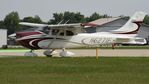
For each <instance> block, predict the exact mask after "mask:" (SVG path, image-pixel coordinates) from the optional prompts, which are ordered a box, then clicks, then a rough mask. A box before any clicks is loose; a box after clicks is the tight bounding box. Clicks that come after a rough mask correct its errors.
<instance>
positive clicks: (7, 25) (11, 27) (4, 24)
mask: <svg viewBox="0 0 149 84" xmlns="http://www.w3.org/2000/svg"><path fill="white" fill-rule="evenodd" d="M107 17H111V16H108V15H106V14H104V15H101V14H99V13H97V12H95V13H93V14H92V15H91V16H89V17H85V16H84V15H83V14H81V13H80V12H69V11H66V12H64V13H53V18H52V19H49V21H48V22H43V21H42V20H41V18H40V17H39V16H38V15H35V16H34V17H32V16H28V17H24V18H23V19H20V17H19V14H18V12H16V11H13V12H11V13H9V14H8V15H6V16H5V18H4V20H1V21H0V28H1V29H7V30H8V35H10V34H12V33H15V32H17V31H21V30H24V29H26V28H24V27H23V26H20V25H19V22H30V23H41V24H66V23H86V22H90V21H94V20H96V19H100V18H107ZM144 23H146V24H149V16H146V17H145V20H144Z"/></svg>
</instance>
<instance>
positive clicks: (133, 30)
mask: <svg viewBox="0 0 149 84" xmlns="http://www.w3.org/2000/svg"><path fill="white" fill-rule="evenodd" d="M145 15H146V13H144V12H136V13H135V14H134V15H133V16H132V17H131V18H130V19H129V20H128V22H127V23H126V24H125V25H124V26H122V27H121V28H119V29H117V30H112V31H111V32H112V33H115V34H137V32H138V30H139V28H140V26H141V23H142V22H143V19H144V17H145Z"/></svg>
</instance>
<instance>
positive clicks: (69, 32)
mask: <svg viewBox="0 0 149 84" xmlns="http://www.w3.org/2000/svg"><path fill="white" fill-rule="evenodd" d="M73 35H74V33H73V32H72V31H68V30H66V36H73Z"/></svg>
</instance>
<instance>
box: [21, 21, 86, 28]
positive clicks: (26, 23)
mask: <svg viewBox="0 0 149 84" xmlns="http://www.w3.org/2000/svg"><path fill="white" fill-rule="evenodd" d="M19 24H20V25H24V26H30V27H50V28H83V26H82V25H81V23H74V24H58V25H47V24H37V23H28V22H20V23H19Z"/></svg>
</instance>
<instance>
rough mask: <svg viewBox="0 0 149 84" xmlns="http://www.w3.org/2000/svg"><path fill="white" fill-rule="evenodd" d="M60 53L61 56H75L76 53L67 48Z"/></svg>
mask: <svg viewBox="0 0 149 84" xmlns="http://www.w3.org/2000/svg"><path fill="white" fill-rule="evenodd" d="M59 55H60V56H61V57H71V56H74V55H75V54H74V53H72V52H70V51H66V50H65V48H63V49H62V51H61V52H60V53H59Z"/></svg>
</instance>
